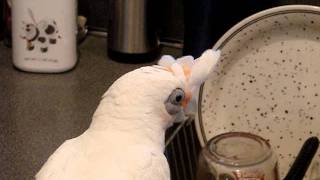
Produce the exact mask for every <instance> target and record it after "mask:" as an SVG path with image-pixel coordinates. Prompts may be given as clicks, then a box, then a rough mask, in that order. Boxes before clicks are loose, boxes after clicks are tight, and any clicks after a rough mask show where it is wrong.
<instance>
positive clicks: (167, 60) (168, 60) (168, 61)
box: [158, 55, 176, 68]
mask: <svg viewBox="0 0 320 180" xmlns="http://www.w3.org/2000/svg"><path fill="white" fill-rule="evenodd" d="M175 62H176V60H175V59H174V58H173V57H172V56H170V55H164V56H162V57H161V58H160V60H159V61H158V65H160V66H163V67H166V68H170V67H171V65H172V64H174V63H175Z"/></svg>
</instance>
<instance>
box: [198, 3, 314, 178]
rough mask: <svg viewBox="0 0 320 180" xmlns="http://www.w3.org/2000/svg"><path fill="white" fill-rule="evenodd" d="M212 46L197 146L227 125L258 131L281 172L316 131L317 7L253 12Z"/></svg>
mask: <svg viewBox="0 0 320 180" xmlns="http://www.w3.org/2000/svg"><path fill="white" fill-rule="evenodd" d="M214 48H217V49H221V50H222V58H221V63H220V64H219V65H218V68H217V70H216V71H215V72H214V73H213V75H212V76H211V77H210V78H209V80H207V81H206V82H205V84H204V86H202V88H201V90H200V97H199V102H200V103H199V112H198V116H197V119H196V126H197V131H198V132H197V133H198V136H199V139H200V141H201V143H202V145H203V144H205V143H206V142H208V140H209V139H210V138H212V137H213V136H215V135H217V134H221V133H224V132H228V131H246V132H251V133H254V134H258V135H260V136H262V137H264V138H266V139H269V140H270V143H271V145H272V146H273V148H274V150H275V151H276V153H277V154H278V157H279V163H280V173H281V175H282V176H283V175H284V174H285V173H286V172H287V170H288V168H289V167H290V165H291V163H292V161H293V159H294V158H295V156H296V154H297V153H298V151H299V149H300V147H301V146H302V144H303V142H304V140H306V139H307V138H308V137H310V136H319V134H320V8H319V7H314V6H282V7H277V8H273V9H269V10H266V11H263V12H260V13H258V14H255V15H253V16H251V17H248V18H246V19H245V20H243V21H241V22H240V23H238V24H237V25H236V26H234V27H233V28H232V29H230V30H229V31H228V32H227V33H226V34H225V35H224V36H223V37H222V38H221V39H220V40H219V41H218V42H217V44H216V45H215V47H214ZM316 159H317V160H320V156H319V153H318V155H317V156H316Z"/></svg>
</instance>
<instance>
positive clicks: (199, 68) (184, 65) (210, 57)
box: [158, 49, 220, 91]
mask: <svg viewBox="0 0 320 180" xmlns="http://www.w3.org/2000/svg"><path fill="white" fill-rule="evenodd" d="M219 58H220V50H217V51H215V50H212V49H209V50H206V51H205V52H204V53H203V54H202V55H201V56H200V57H199V58H197V59H195V60H194V58H193V57H192V56H183V57H181V58H178V59H177V60H175V59H174V58H173V57H172V56H169V55H164V56H162V57H161V59H160V60H159V62H158V65H159V66H161V67H162V68H164V69H166V70H168V71H171V72H172V73H173V74H174V75H175V76H176V77H178V78H179V79H180V80H181V81H183V82H184V83H185V84H186V87H187V88H188V89H189V90H190V91H194V89H195V88H196V87H199V86H200V85H201V84H202V83H203V82H204V81H205V80H206V79H207V77H208V76H209V74H210V73H211V72H212V71H213V69H214V68H215V66H216V64H217V63H218V60H219Z"/></svg>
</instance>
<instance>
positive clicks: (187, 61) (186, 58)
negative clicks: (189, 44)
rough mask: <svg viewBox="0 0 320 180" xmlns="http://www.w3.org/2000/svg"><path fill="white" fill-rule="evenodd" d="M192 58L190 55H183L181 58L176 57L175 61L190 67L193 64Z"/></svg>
mask: <svg viewBox="0 0 320 180" xmlns="http://www.w3.org/2000/svg"><path fill="white" fill-rule="evenodd" d="M194 62H195V61H194V58H193V57H192V56H183V57H181V58H178V59H177V63H178V64H181V65H186V66H188V67H190V68H192V66H193V64H194Z"/></svg>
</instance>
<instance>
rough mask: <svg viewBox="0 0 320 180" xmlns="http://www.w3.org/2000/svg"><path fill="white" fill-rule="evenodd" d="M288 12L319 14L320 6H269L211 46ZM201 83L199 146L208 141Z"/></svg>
mask: <svg viewBox="0 0 320 180" xmlns="http://www.w3.org/2000/svg"><path fill="white" fill-rule="evenodd" d="M290 13H311V14H317V15H320V7H319V6H312V5H284V6H278V7H274V8H269V9H266V10H263V11H260V12H258V13H255V14H253V15H251V16H249V17H247V18H245V19H243V20H241V21H240V22H238V23H237V24H235V25H234V26H233V27H231V28H230V29H229V30H228V31H227V32H226V33H224V35H223V36H222V37H221V38H219V40H218V41H217V42H216V43H215V45H214V46H213V49H221V48H223V47H224V46H225V45H226V44H227V43H228V42H229V41H230V40H231V39H232V38H233V37H234V36H235V35H236V34H238V33H239V32H241V31H242V30H243V29H244V28H246V27H248V26H250V25H252V24H254V23H256V22H258V21H260V20H263V19H266V18H269V17H272V16H275V15H279V14H290ZM204 84H205V83H203V84H202V85H201V87H200V89H199V95H198V108H197V109H198V110H197V112H196V116H195V117H196V118H195V128H196V133H197V136H198V140H199V142H200V145H201V147H204V146H205V145H206V143H207V142H208V141H209V140H208V139H207V138H206V136H205V132H204V125H203V122H202V116H201V102H202V94H203V88H204Z"/></svg>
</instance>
